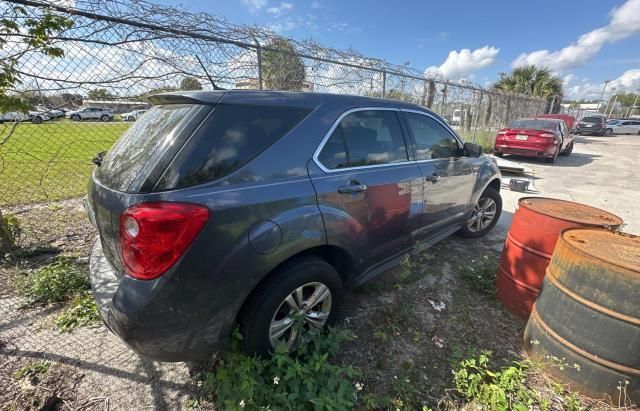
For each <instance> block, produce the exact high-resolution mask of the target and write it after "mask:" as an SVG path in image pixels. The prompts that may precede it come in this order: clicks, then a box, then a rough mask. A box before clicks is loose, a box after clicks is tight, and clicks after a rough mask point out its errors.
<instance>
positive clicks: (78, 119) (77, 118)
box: [71, 114, 81, 121]
mask: <svg viewBox="0 0 640 411" xmlns="http://www.w3.org/2000/svg"><path fill="white" fill-rule="evenodd" d="M71 120H73V121H80V120H81V118H80V115H79V114H74V115H72V116H71Z"/></svg>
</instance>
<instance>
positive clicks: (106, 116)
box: [100, 114, 109, 122]
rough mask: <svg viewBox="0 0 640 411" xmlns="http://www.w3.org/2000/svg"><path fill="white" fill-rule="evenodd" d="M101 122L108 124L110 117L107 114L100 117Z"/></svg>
mask: <svg viewBox="0 0 640 411" xmlns="http://www.w3.org/2000/svg"><path fill="white" fill-rule="evenodd" d="M100 120H101V121H104V122H107V121H109V116H108V115H106V114H105V115H103V116H102V117H100Z"/></svg>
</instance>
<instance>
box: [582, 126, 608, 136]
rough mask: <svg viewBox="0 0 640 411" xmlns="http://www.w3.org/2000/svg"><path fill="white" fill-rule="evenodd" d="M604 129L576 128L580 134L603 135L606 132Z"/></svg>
mask: <svg viewBox="0 0 640 411" xmlns="http://www.w3.org/2000/svg"><path fill="white" fill-rule="evenodd" d="M604 130H605V129H604V128H592V127H587V128H576V132H577V133H578V134H602V133H603V132H604Z"/></svg>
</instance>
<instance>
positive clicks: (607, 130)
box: [604, 128, 613, 136]
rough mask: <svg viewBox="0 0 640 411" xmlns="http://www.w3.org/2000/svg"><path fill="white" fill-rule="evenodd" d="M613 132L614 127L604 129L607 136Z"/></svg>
mask: <svg viewBox="0 0 640 411" xmlns="http://www.w3.org/2000/svg"><path fill="white" fill-rule="evenodd" d="M611 134H613V130H612V129H610V128H608V129H606V130H605V131H604V135H605V136H610V135H611Z"/></svg>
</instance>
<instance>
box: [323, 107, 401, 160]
mask: <svg viewBox="0 0 640 411" xmlns="http://www.w3.org/2000/svg"><path fill="white" fill-rule="evenodd" d="M408 160H409V158H408V156H407V149H406V146H405V142H404V138H403V136H402V130H401V128H400V123H399V122H398V117H397V116H396V113H395V112H394V111H392V110H363V111H356V112H353V113H350V114H348V115H347V116H345V117H344V118H343V119H342V120H341V121H340V123H339V124H338V126H337V127H336V128H335V129H334V131H333V133H332V134H331V137H329V139H328V140H327V142H326V143H325V145H324V147H323V148H322V151H321V152H320V154H319V155H318V161H320V163H322V165H324V167H326V168H328V169H330V170H333V169H339V168H347V167H361V166H372V165H380V164H391V163H399V162H405V161H408Z"/></svg>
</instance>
